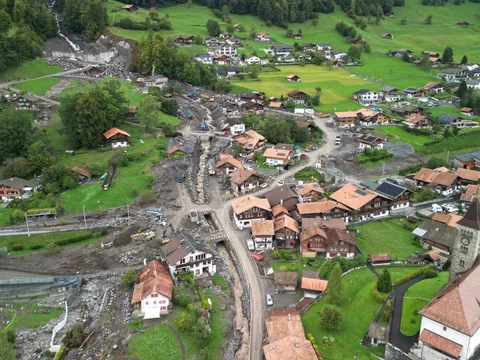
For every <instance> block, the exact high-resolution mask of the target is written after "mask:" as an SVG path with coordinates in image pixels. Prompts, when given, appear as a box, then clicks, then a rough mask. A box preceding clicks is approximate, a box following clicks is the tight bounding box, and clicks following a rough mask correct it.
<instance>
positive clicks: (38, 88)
mask: <svg viewBox="0 0 480 360" xmlns="http://www.w3.org/2000/svg"><path fill="white" fill-rule="evenodd" d="M59 81H60V79H57V78H44V79H37V80H30V81H24V82H21V83H18V84H14V85H12V87H14V88H15V89H18V90H23V91H28V92H31V93H34V94H36V95H45V93H46V92H47V91H48V89H50V88H51V87H52V86H54V85H56V84H57V83H58V82H59Z"/></svg>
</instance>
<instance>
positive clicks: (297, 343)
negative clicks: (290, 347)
mask: <svg viewBox="0 0 480 360" xmlns="http://www.w3.org/2000/svg"><path fill="white" fill-rule="evenodd" d="M295 347H297V348H299V347H300V341H298V340H295Z"/></svg>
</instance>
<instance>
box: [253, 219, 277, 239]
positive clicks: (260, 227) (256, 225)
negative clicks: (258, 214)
mask: <svg viewBox="0 0 480 360" xmlns="http://www.w3.org/2000/svg"><path fill="white" fill-rule="evenodd" d="M252 235H253V236H273V235H275V231H274V228H273V220H254V221H252Z"/></svg>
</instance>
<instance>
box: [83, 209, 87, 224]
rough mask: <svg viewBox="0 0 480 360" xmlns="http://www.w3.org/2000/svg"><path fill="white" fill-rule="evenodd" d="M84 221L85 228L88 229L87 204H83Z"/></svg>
mask: <svg viewBox="0 0 480 360" xmlns="http://www.w3.org/2000/svg"><path fill="white" fill-rule="evenodd" d="M83 223H84V225H85V230H87V216H86V215H85V204H83Z"/></svg>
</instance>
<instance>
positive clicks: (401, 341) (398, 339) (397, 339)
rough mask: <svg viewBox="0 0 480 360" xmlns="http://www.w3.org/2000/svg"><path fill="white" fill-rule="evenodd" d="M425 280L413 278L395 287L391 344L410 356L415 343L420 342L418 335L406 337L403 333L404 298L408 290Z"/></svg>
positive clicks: (420, 277) (419, 277) (421, 277)
mask: <svg viewBox="0 0 480 360" xmlns="http://www.w3.org/2000/svg"><path fill="white" fill-rule="evenodd" d="M421 280H423V276H418V277H416V278H413V279H411V280H409V281H407V282H404V283H403V284H400V285H397V286H394V290H395V302H394V305H393V316H392V324H391V329H390V343H392V344H393V345H395V346H396V347H397V348H399V349H400V350H402V351H404V352H405V353H407V354H408V352H409V351H410V348H411V347H412V346H413V344H414V343H416V342H418V334H416V335H413V336H405V335H403V334H402V333H401V331H400V327H401V324H402V306H403V297H404V296H405V292H406V291H407V290H408V288H409V287H410V286H412V285H414V284H416V283H417V282H419V281H421Z"/></svg>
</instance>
